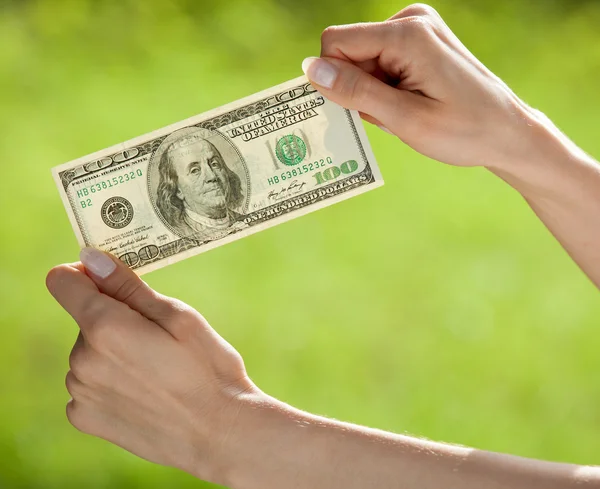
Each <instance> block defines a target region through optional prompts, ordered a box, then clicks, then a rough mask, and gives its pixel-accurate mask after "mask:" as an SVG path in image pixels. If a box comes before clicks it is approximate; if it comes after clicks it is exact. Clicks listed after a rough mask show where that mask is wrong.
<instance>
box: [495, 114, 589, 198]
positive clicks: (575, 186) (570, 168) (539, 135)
mask: <svg viewBox="0 0 600 489" xmlns="http://www.w3.org/2000/svg"><path fill="white" fill-rule="evenodd" d="M519 118H520V124H519V126H520V127H518V128H517V129H518V130H517V131H516V135H515V136H514V138H513V141H514V142H513V144H510V145H508V150H507V154H506V155H505V157H504V158H503V159H502V161H501V162H500V163H499V164H497V165H490V166H488V167H487V169H488V170H489V171H491V172H492V173H494V174H495V175H497V176H498V177H500V178H502V179H503V180H505V181H506V182H507V183H508V184H509V185H511V186H512V187H513V188H514V189H515V190H517V191H518V192H519V193H520V194H522V195H523V197H525V198H526V199H527V200H537V199H539V198H543V199H551V200H554V199H557V198H559V199H560V198H561V197H565V196H569V195H571V194H572V193H573V192H576V191H577V190H581V184H582V181H585V180H586V179H587V178H589V177H590V176H592V177H594V178H595V177H597V176H598V165H597V163H596V162H594V160H593V158H591V157H590V156H589V155H587V154H586V153H585V152H584V151H583V150H581V149H580V148H579V147H578V146H577V145H575V144H574V143H573V142H572V141H571V140H570V139H569V138H568V137H567V136H565V135H564V134H563V133H562V132H561V131H560V130H559V129H558V128H557V127H556V126H555V125H554V124H553V123H552V121H550V119H548V118H547V117H546V116H545V115H544V114H543V113H541V112H539V111H536V110H534V109H530V108H528V107H522V108H520V114H519Z"/></svg>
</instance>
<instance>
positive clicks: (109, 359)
mask: <svg viewBox="0 0 600 489" xmlns="http://www.w3.org/2000/svg"><path fill="white" fill-rule="evenodd" d="M81 258H82V261H83V264H85V268H84V265H83V264H82V263H76V264H73V265H60V266H58V267H55V268H53V269H52V270H51V271H50V273H49V274H48V277H47V281H46V282H47V286H48V289H49V290H50V292H51V293H52V295H53V296H54V297H55V299H56V300H57V301H58V302H59V303H60V304H61V305H62V306H63V307H64V308H65V309H66V310H67V312H68V313H69V314H71V316H72V317H73V319H75V321H76V322H77V324H78V325H79V327H80V329H81V332H80V334H79V337H78V338H77V341H76V343H75V346H74V348H73V351H72V353H71V356H70V359H69V364H70V368H71V370H70V371H69V372H68V374H67V378H66V385H67V389H68V391H69V393H70V394H71V396H72V397H73V399H72V400H71V401H69V403H68V404H67V416H68V419H69V421H70V422H71V423H72V424H73V426H75V427H76V428H77V429H79V430H81V431H83V432H85V433H88V434H91V435H95V436H98V437H100V438H104V439H105V440H108V441H110V442H112V443H114V444H116V445H119V446H121V447H123V448H125V449H126V450H129V451H130V452H133V453H135V454H136V455H139V456H141V457H143V458H145V459H147V460H150V461H153V462H156V463H160V464H163V465H170V466H174V467H178V468H180V469H183V470H185V471H187V472H190V473H193V474H194V475H196V476H198V477H200V478H202V479H205V480H209V481H213V482H218V480H219V478H220V472H219V471H220V468H219V464H220V460H221V451H222V446H223V443H224V442H225V438H226V437H227V436H229V434H230V433H231V432H232V431H233V430H234V427H235V424H236V419H237V418H238V416H239V414H240V411H241V410H242V408H243V406H244V402H245V401H244V400H248V399H249V398H255V397H257V396H258V397H259V396H260V395H261V393H260V391H259V390H258V389H257V388H256V386H254V384H253V383H252V382H251V381H250V379H249V378H248V376H247V375H246V370H245V368H244V364H243V361H242V358H241V356H240V355H239V353H238V352H237V351H235V350H234V349H233V347H232V346H231V345H229V344H228V343H227V342H226V341H225V340H223V339H222V338H221V337H220V336H219V335H218V334H217V333H216V332H215V331H214V330H213V329H212V328H211V327H210V326H209V325H208V323H207V322H206V320H205V319H204V318H203V317H202V316H201V315H200V314H199V313H198V312H196V311H195V310H194V309H192V308H191V307H189V306H187V305H185V304H183V303H182V302H180V301H177V300H174V299H171V298H168V297H164V296H162V295H160V294H158V293H156V292H155V291H153V290H152V289H151V288H150V287H148V286H147V285H146V284H145V283H144V282H143V281H142V280H141V279H140V278H138V277H137V275H135V273H134V272H133V271H131V270H130V269H129V268H128V267H127V266H125V264H123V263H122V262H121V261H120V260H118V259H117V258H114V257H112V256H110V255H107V254H105V253H102V252H100V251H97V250H92V249H89V248H86V249H84V250H83V251H82V253H81Z"/></svg>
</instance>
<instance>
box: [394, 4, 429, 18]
mask: <svg viewBox="0 0 600 489" xmlns="http://www.w3.org/2000/svg"><path fill="white" fill-rule="evenodd" d="M402 14H404V15H406V16H423V17H427V16H430V17H433V16H436V15H437V11H436V10H435V9H434V8H433V7H432V6H431V5H427V4H425V3H413V4H412V5H409V6H408V7H406V8H405V9H403V10H402Z"/></svg>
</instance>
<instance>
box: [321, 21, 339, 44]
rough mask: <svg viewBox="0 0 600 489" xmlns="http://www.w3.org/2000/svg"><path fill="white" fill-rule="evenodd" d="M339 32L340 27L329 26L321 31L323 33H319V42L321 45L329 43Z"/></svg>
mask: <svg viewBox="0 0 600 489" xmlns="http://www.w3.org/2000/svg"><path fill="white" fill-rule="evenodd" d="M339 30H340V27H339V26H337V25H330V26H329V27H326V28H325V29H323V32H322V33H321V41H322V42H323V43H326V42H328V41H330V40H331V39H332V38H333V37H335V36H336V34H337V33H338V32H339Z"/></svg>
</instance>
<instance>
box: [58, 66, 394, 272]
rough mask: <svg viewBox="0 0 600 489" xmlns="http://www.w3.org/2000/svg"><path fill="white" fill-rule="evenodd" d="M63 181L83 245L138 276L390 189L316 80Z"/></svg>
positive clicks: (117, 154)
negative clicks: (111, 256) (374, 191)
mask: <svg viewBox="0 0 600 489" xmlns="http://www.w3.org/2000/svg"><path fill="white" fill-rule="evenodd" d="M52 174H53V176H54V180H55V182H56V185H57V186H58V189H59V192H60V195H61V198H62V200H63V203H64V205H65V208H66V210H67V213H68V215H69V219H70V221H71V224H72V226H73V229H74V231H75V234H76V235H77V239H78V241H79V244H80V246H81V247H84V246H92V247H95V248H99V249H101V250H104V251H109V252H111V253H113V254H115V255H116V256H118V257H119V258H120V259H121V260H123V261H124V262H125V263H127V264H128V265H129V266H130V267H131V268H133V269H134V270H135V271H136V272H137V273H138V274H142V273H146V272H149V271H151V270H155V269H157V268H161V267H164V266H165V265H169V264H171V263H174V262H177V261H179V260H183V259H184V258H188V257H190V256H192V255H196V254H198V253H201V252H203V251H206V250H209V249H212V248H215V247H217V246H220V245H222V244H225V243H229V242H231V241H233V240H236V239H239V238H242V237H244V236H248V235H249V234H252V233H255V232H257V231H262V230H263V229H266V228H268V227H270V226H274V225H276V224H279V223H281V222H284V221H287V220H289V219H293V218H295V217H298V216H301V215H303V214H306V213H308V212H311V211H313V210H316V209H320V208H322V207H325V206H327V205H330V204H333V203H335V202H339V201H340V200H344V199H347V198H348V197H352V196H353V195H357V194H359V193H362V192H365V191H367V190H370V189H372V188H375V187H377V186H380V185H382V184H383V179H382V178H381V174H380V173H379V169H378V167H377V163H376V162H375V157H374V156H373V153H372V151H371V147H370V145H369V142H368V140H367V136H366V134H365V131H364V128H363V125H362V122H361V119H360V117H359V115H358V113H357V112H354V111H349V110H347V109H344V108H342V107H340V106H339V105H336V104H334V103H333V102H331V101H329V100H327V99H326V98H324V97H323V96H322V95H321V94H320V93H319V92H317V91H316V90H315V89H314V87H312V85H311V84H310V83H309V82H308V80H307V79H306V78H305V77H300V78H297V79H294V80H291V81H289V82H286V83H283V84H281V85H278V86H276V87H273V88H270V89H268V90H265V91H263V92H260V93H257V94H255V95H251V96H250V97H246V98H244V99H242V100H238V101H236V102H233V103H231V104H228V105H225V106H223V107H220V108H218V109H214V110H211V111H209V112H206V113H204V114H200V115H197V116H194V117H191V118H189V119H186V120H184V121H181V122H178V123H176V124H172V125H170V126H167V127H165V128H162V129H159V130H157V131H154V132H151V133H149V134H146V135H144V136H140V137H137V138H135V139H132V140H130V141H127V142H125V143H121V144H118V145H116V146H113V147H110V148H107V149H104V150H102V151H98V152H96V153H93V154H91V155H88V156H84V157H82V158H79V159H77V160H75V161H71V162H70V163H66V164H64V165H61V166H58V167H56V168H53V169H52Z"/></svg>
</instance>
